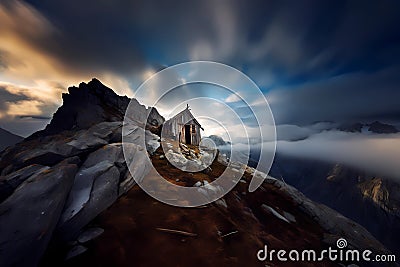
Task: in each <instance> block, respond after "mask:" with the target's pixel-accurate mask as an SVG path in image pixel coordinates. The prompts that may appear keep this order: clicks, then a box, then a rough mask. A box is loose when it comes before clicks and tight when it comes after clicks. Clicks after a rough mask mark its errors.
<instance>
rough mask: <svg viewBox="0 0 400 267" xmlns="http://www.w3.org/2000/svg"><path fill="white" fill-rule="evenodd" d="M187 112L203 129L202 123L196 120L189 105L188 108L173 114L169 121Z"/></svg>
mask: <svg viewBox="0 0 400 267" xmlns="http://www.w3.org/2000/svg"><path fill="white" fill-rule="evenodd" d="M185 112H187V114H188V115H189V117H190V118H191V121H193V122H194V123H195V124H197V125H198V126H199V127H200V128H201V129H202V130H203V131H204V128H203V127H201V124H200V123H199V122H198V121H197V120H196V118H195V117H194V116H193V114H192V112H190V109H189V105H187V106H186V108H185V109H184V110H182V111H181V112H179V113H178V114H176V115H175V116H173V117H172V118H170V119H169V120H168V121H173V120H174V119H176V118H178V117H180V116H181V115H182V114H183V113H185Z"/></svg>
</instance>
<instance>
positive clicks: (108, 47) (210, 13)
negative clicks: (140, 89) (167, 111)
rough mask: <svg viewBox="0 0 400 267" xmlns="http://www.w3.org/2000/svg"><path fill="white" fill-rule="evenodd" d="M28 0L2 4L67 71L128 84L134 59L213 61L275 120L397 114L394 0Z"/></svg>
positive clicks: (399, 47) (139, 62) (398, 53)
mask: <svg viewBox="0 0 400 267" xmlns="http://www.w3.org/2000/svg"><path fill="white" fill-rule="evenodd" d="M27 3H29V4H26V3H25V2H16V1H10V0H6V1H3V2H2V5H4V6H5V8H6V9H7V12H6V13H7V14H11V15H13V16H14V17H16V18H18V20H17V21H20V23H16V24H15V23H14V24H15V25H14V24H12V25H11V26H12V29H13V30H14V31H15V32H17V33H19V34H18V36H20V37H21V38H24V40H25V42H26V43H29V44H30V45H31V46H33V47H34V48H35V49H36V50H37V51H39V52H42V53H43V55H45V56H43V57H44V58H46V59H48V60H49V61H50V60H52V62H53V61H54V62H56V63H57V62H58V63H61V66H55V67H57V68H59V69H61V70H65V71H66V72H74V73H80V74H81V73H82V74H84V75H83V76H85V75H91V74H97V73H101V72H111V73H113V74H116V75H118V76H119V77H121V79H124V80H125V81H127V83H126V84H129V85H132V84H135V83H134V82H133V81H132V79H134V78H132V76H133V73H134V72H135V71H137V68H138V67H139V68H142V67H143V66H148V65H150V66H153V69H154V68H157V67H154V66H160V65H162V66H163V65H166V66H169V65H172V64H176V63H180V62H184V61H188V60H213V61H220V62H223V63H226V64H229V65H232V66H234V67H236V68H238V69H240V70H242V71H243V72H245V73H246V74H247V75H249V76H250V78H252V79H254V80H255V82H256V83H257V84H258V85H259V86H260V87H261V88H262V90H263V91H264V92H265V93H266V94H267V97H268V98H269V100H270V101H271V106H272V109H273V112H274V115H275V118H276V119H277V122H278V123H279V124H282V123H283V124H293V125H294V124H297V125H307V124H311V123H313V122H314V121H319V120H322V121H325V120H334V121H348V120H353V119H357V120H358V119H360V120H361V119H366V120H369V119H372V118H378V117H379V118H383V119H388V118H399V110H398V108H397V107H396V103H395V102H396V99H399V93H398V91H399V90H398V89H397V88H398V85H399V83H400V81H399V79H397V78H396V77H395V76H396V72H398V70H399V69H400V67H399V59H400V37H399V31H398V25H400V17H399V16H398V14H399V11H400V8H399V6H400V2H398V1H379V2H365V1H351V2H347V1H296V2H294V1H290V2H289V1H288V2H285V1H223V0H221V1H211V0H210V1H145V0H143V1H127V0H119V1H108V0H93V1H67V0H61V1H52V0H41V1H35V0H29V1H27ZM22 5H23V6H24V7H25V9H22V10H25V12H20V10H21V8H18V7H20V6H22ZM26 10H28V11H29V16H30V19H29V20H26V19H24V18H26V17H27V16H26V14H27V12H26ZM31 22H34V23H31ZM31 24H32V25H35V27H26V25H31ZM8 52H10V51H8ZM0 54H1V53H0ZM8 58H9V57H8V56H7V59H8ZM0 62H3V63H0V64H3V65H5V64H17V63H15V62H8V61H5V60H3V59H2V58H1V57H0ZM4 62H5V63H4ZM3 67H4V66H3ZM0 68H1V67H0ZM21 75H23V74H21ZM79 77H80V76H79ZM60 82H62V81H60ZM121 84H123V85H124V86H125V83H123V81H122V82H121ZM182 97H190V95H189V96H188V95H185V96H183V95H182ZM182 100H185V99H182ZM46 116H47V114H46ZM244 120H246V115H244ZM249 123H251V121H249ZM299 136H300V135H299Z"/></svg>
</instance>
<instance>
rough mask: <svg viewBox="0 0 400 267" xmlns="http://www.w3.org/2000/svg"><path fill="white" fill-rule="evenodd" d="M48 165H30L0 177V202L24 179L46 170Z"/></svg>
mask: <svg viewBox="0 0 400 267" xmlns="http://www.w3.org/2000/svg"><path fill="white" fill-rule="evenodd" d="M47 169H49V167H47V166H42V165H36V164H34V165H30V166H27V167H25V168H22V169H20V170H18V171H15V172H13V173H11V174H9V175H7V176H2V177H0V203H1V202H2V201H3V200H5V199H6V198H7V197H9V196H10V195H11V194H12V193H13V192H14V190H15V189H16V188H17V187H18V186H19V185H20V184H21V183H22V182H24V181H25V180H26V179H28V178H29V177H31V176H32V174H35V173H36V174H37V173H39V172H41V171H44V170H47Z"/></svg>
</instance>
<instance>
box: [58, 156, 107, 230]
mask: <svg viewBox="0 0 400 267" xmlns="http://www.w3.org/2000/svg"><path fill="white" fill-rule="evenodd" d="M113 166H114V163H111V162H109V161H107V160H105V161H101V162H100V163H98V164H96V165H94V166H90V167H86V166H84V167H82V168H81V169H80V170H79V171H78V173H77V174H76V176H75V180H74V184H73V186H72V189H71V192H70V193H69V196H68V200H67V203H66V205H65V208H64V211H63V214H62V216H61V220H60V222H61V223H63V222H65V221H68V220H69V219H71V218H72V217H73V216H75V215H76V214H77V213H78V212H79V211H80V210H81V209H83V208H84V207H85V205H86V204H87V202H88V201H89V199H90V196H91V192H92V187H93V182H94V181H95V179H96V178H97V177H98V176H100V175H102V174H103V173H105V172H107V171H108V170H109V169H110V168H111V167H113Z"/></svg>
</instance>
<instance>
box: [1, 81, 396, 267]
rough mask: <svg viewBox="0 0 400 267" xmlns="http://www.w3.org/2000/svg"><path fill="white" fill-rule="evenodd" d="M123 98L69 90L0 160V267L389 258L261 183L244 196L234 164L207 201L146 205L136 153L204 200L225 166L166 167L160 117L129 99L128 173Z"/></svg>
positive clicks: (367, 238)
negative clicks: (226, 181)
mask: <svg viewBox="0 0 400 267" xmlns="http://www.w3.org/2000/svg"><path fill="white" fill-rule="evenodd" d="M130 101H131V100H130V99H129V98H127V97H121V96H118V95H117V94H115V93H114V92H113V91H112V90H111V89H110V88H107V87H106V86H104V85H103V84H102V83H101V82H100V81H98V80H96V79H93V80H92V81H90V82H89V83H81V84H80V85H79V87H70V88H69V89H68V93H67V94H64V95H63V105H62V106H61V107H60V108H59V109H58V110H57V112H56V113H55V114H54V116H53V119H52V121H51V123H50V124H49V125H47V127H46V128H45V129H44V130H42V131H39V132H37V133H35V134H33V135H32V136H30V137H29V138H27V139H25V140H24V141H22V142H20V143H18V144H16V145H14V146H12V147H9V148H7V149H6V150H4V151H3V152H2V153H1V154H0V174H1V176H0V266H37V265H42V266H89V265H93V266H132V265H137V266H160V265H163V266H177V265H179V266H189V265H201V266H215V265H218V264H224V265H228V264H229V265H232V266H244V265H245V264H247V265H250V266H265V264H266V262H260V261H258V260H257V258H256V256H255V255H256V252H257V251H258V250H259V249H261V248H262V247H263V245H264V244H268V245H269V246H271V247H273V248H276V249H285V248H286V249H290V248H291V249H293V248H297V249H310V248H314V249H317V250H322V249H326V248H327V247H329V246H331V247H335V246H336V240H337V239H339V238H345V239H346V240H347V241H348V246H349V247H350V248H355V249H360V250H363V249H370V250H372V251H373V252H374V253H384V254H387V253H389V251H388V250H387V249H386V248H385V247H384V246H383V245H382V244H381V243H380V242H378V241H377V240H376V239H375V238H374V237H373V236H372V235H371V234H370V233H369V232H368V231H367V230H365V229H364V228H363V227H361V226H360V225H358V224H357V223H355V222H353V221H351V220H350V219H347V218H346V217H344V216H342V215H340V214H339V213H337V212H336V211H334V210H332V209H330V208H328V207H326V206H324V205H321V204H318V203H315V202H313V201H311V200H310V199H308V198H307V197H305V196H304V195H303V194H302V193H300V192H299V191H297V190H296V189H295V188H293V187H291V186H289V185H287V184H285V183H283V182H281V181H279V180H276V179H274V178H272V177H268V178H267V179H266V180H265V182H264V184H263V185H262V187H261V188H259V189H258V190H257V191H256V192H255V193H248V192H247V187H248V183H249V181H250V179H251V175H252V174H254V171H255V170H254V169H252V168H250V167H247V166H245V165H238V166H237V168H243V169H244V170H245V175H244V176H243V178H242V180H241V181H240V182H239V183H238V184H237V186H236V187H235V188H234V190H232V191H231V192H230V193H228V194H227V195H226V196H224V198H221V199H219V200H218V201H216V202H214V203H212V204H209V205H206V206H202V207H198V208H177V207H172V206H167V205H165V204H162V203H160V202H158V201H156V200H155V199H152V198H151V197H150V196H148V195H146V194H145V193H144V192H143V191H142V190H141V189H140V187H138V186H137V185H135V179H142V178H144V179H151V177H150V178H147V176H146V174H147V172H148V169H149V166H148V165H147V161H146V160H145V159H146V158H147V156H150V157H151V161H152V164H153V165H154V166H155V167H156V169H157V171H158V172H159V173H160V174H162V175H163V177H164V178H165V179H166V180H168V181H169V182H170V183H174V184H178V185H181V186H199V185H207V186H205V187H204V188H199V190H200V189H201V190H203V192H204V194H205V195H207V194H208V190H211V191H213V188H212V186H211V182H212V181H213V180H215V179H216V178H217V177H218V176H219V175H220V174H221V173H222V172H223V170H224V169H225V168H226V163H227V162H226V159H224V158H223V156H222V155H219V156H218V157H216V158H215V160H214V161H213V162H212V164H211V166H210V168H207V169H206V170H204V171H201V172H196V173H188V172H184V171H182V170H179V169H177V168H175V167H174V166H173V165H171V164H170V163H169V162H168V160H167V157H166V155H165V153H164V151H163V150H162V148H161V147H160V146H159V145H157V143H158V142H159V141H160V137H159V136H158V135H156V133H159V132H160V127H161V126H162V124H163V122H164V118H163V117H162V116H161V115H160V114H159V113H158V112H157V110H156V109H155V108H151V107H150V108H146V107H145V106H143V105H141V104H140V103H139V102H138V101H136V100H132V101H133V102H132V104H131V105H134V110H135V111H136V114H135V116H138V117H140V118H142V119H143V118H148V119H147V123H146V125H134V126H133V127H132V130H131V131H129V138H127V139H126V140H128V142H129V144H128V149H129V152H130V154H131V155H132V163H133V164H135V166H136V168H135V172H133V173H130V172H129V171H128V168H127V165H126V163H125V159H124V156H123V150H122V144H121V141H122V126H123V122H122V121H123V118H124V113H125V110H126V108H127V106H128V104H129V102H130ZM139 128H140V129H142V130H144V131H145V133H146V142H142V140H139V139H140V138H139V135H138V131H136V129H139ZM211 191H210V192H211ZM365 191H366V192H367V191H368V190H367V189H366V190H365ZM323 263H324V264H325V265H324V266H337V264H338V263H335V262H329V261H327V260H324V262H323ZM268 264H273V265H275V264H278V265H279V263H268ZM318 264H321V263H313V262H309V263H307V266H314V265H315V266H316V265H318Z"/></svg>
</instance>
